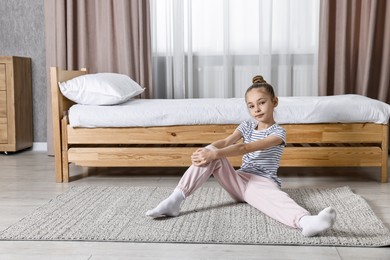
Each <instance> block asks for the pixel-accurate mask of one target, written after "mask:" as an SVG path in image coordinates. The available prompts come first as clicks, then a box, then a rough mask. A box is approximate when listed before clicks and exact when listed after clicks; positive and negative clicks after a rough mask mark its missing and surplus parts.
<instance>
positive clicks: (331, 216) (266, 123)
mask: <svg viewBox="0 0 390 260" xmlns="http://www.w3.org/2000/svg"><path fill="white" fill-rule="evenodd" d="M252 82H253V85H252V86H250V87H249V88H248V90H247V91H246V93H245V101H246V104H247V107H248V110H249V112H250V114H251V116H252V117H253V119H254V120H253V121H244V122H242V123H241V124H240V125H239V126H238V127H237V129H236V130H235V131H234V132H233V134H231V135H230V136H228V137H226V138H225V139H222V140H218V141H215V142H213V143H212V144H210V145H208V146H206V147H205V148H200V149H198V150H196V151H195V152H194V153H193V154H192V156H191V160H192V165H191V167H189V168H188V170H187V171H186V172H185V174H184V175H183V177H182V178H181V180H180V181H179V184H178V185H177V187H176V189H175V190H174V191H173V193H172V194H171V195H170V196H169V197H168V198H167V199H165V200H163V201H162V202H161V203H160V204H159V205H158V206H157V207H156V208H154V209H152V210H149V211H147V212H146V215H147V216H150V217H153V218H158V217H162V216H169V217H175V216H178V215H179V213H180V207H181V204H182V202H183V201H184V200H185V198H187V197H188V196H190V195H191V194H192V193H194V191H195V190H196V189H197V188H199V187H200V186H201V185H202V184H203V183H205V182H206V181H207V179H208V178H209V177H210V176H211V175H214V177H215V179H216V180H217V181H218V182H219V184H220V185H221V186H222V187H223V188H224V189H225V190H226V191H227V192H228V193H229V194H230V196H231V197H232V198H233V199H234V200H235V201H237V202H247V203H248V204H250V205H252V206H253V207H255V208H257V209H258V210H260V211H261V212H263V213H264V214H266V215H268V216H269V217H271V218H274V219H276V220H278V221H279V222H281V223H284V224H285V225H288V226H290V227H293V228H297V229H301V230H302V234H303V235H304V236H315V235H317V234H319V233H320V232H323V231H325V230H327V229H329V228H331V227H332V226H333V224H334V222H335V220H336V212H335V210H334V209H333V208H331V207H328V208H325V209H323V210H322V211H321V212H320V213H319V214H318V215H315V216H311V215H310V213H309V212H308V211H307V210H306V209H304V208H302V207H301V206H299V205H298V204H297V203H296V202H295V201H294V200H293V199H291V198H290V197H289V195H288V194H287V193H285V192H283V191H282V190H281V189H280V187H281V182H280V179H279V178H278V176H277V170H278V168H279V162H280V157H281V156H282V152H283V148H284V146H285V143H286V131H285V129H284V128H282V127H281V126H279V125H278V124H276V123H275V120H274V116H273V114H274V113H273V112H274V108H275V107H276V106H277V105H278V98H277V97H276V96H275V94H274V90H273V88H272V86H271V85H270V84H268V83H267V82H266V81H265V80H264V79H263V77H261V76H255V77H254V78H253V80H252ZM241 138H243V143H236V142H237V141H238V140H240V139H241ZM237 155H243V158H242V166H241V168H240V169H238V170H237V171H236V170H235V169H234V168H233V167H232V166H231V164H230V163H229V161H228V160H227V159H226V157H229V156H237Z"/></svg>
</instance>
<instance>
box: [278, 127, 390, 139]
mask: <svg viewBox="0 0 390 260" xmlns="http://www.w3.org/2000/svg"><path fill="white" fill-rule="evenodd" d="M282 126H283V127H284V128H285V129H286V134H287V137H286V138H287V143H375V142H378V143H381V142H382V131H383V127H384V125H381V124H373V123H354V124H305V125H304V124H291V125H282Z"/></svg>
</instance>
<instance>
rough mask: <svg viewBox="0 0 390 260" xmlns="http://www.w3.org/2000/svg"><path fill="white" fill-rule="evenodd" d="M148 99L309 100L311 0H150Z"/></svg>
mask: <svg viewBox="0 0 390 260" xmlns="http://www.w3.org/2000/svg"><path fill="white" fill-rule="evenodd" d="M150 1H151V7H152V12H151V19H152V51H153V84H154V85H153V93H154V97H155V98H203V97H243V95H244V92H245V90H246V89H247V88H248V87H249V86H250V85H251V79H252V77H253V76H254V75H257V74H260V75H263V76H264V78H265V79H266V80H267V81H268V82H269V83H271V84H272V85H273V86H274V88H275V91H276V93H277V95H279V96H293V95H317V94H318V90H317V67H318V65H317V52H318V30H319V0H245V1H242V0H150Z"/></svg>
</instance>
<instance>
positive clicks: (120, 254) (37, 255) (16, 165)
mask: <svg viewBox="0 0 390 260" xmlns="http://www.w3.org/2000/svg"><path fill="white" fill-rule="evenodd" d="M71 171H72V172H73V173H75V172H76V173H81V174H86V172H87V170H86V169H82V168H78V167H73V168H72V170H71ZM182 171H183V169H162V168H160V169H151V168H144V169H140V168H137V169H105V168H99V169H90V170H89V173H88V174H89V176H87V177H83V178H81V179H80V178H77V177H76V178H75V180H74V181H73V182H71V183H64V184H59V183H55V181H54V159H53V157H49V156H47V155H46V153H43V152H32V151H24V152H20V153H16V154H8V155H5V154H0V229H1V230H2V229H5V228H6V227H8V226H9V225H11V224H13V223H15V222H16V221H18V220H19V219H21V218H22V217H24V216H26V215H27V214H29V213H30V212H31V211H33V210H34V209H35V208H37V207H39V206H40V205H42V204H44V203H46V202H47V201H48V200H50V199H51V198H53V197H55V196H56V195H58V194H61V193H62V192H64V191H65V190H67V189H68V188H69V187H70V186H73V185H86V184H94V185H125V186H140V185H145V186H155V185H160V186H168V187H174V186H175V185H176V183H177V182H178V180H179V178H180V174H181V173H182ZM280 176H281V177H282V180H283V186H284V187H286V188H290V187H291V188H292V187H314V186H316V187H339V186H346V185H347V186H350V187H351V188H352V190H353V191H354V192H355V193H357V194H359V195H361V196H363V197H364V198H365V199H366V200H367V201H368V203H369V204H370V206H371V207H372V208H373V210H374V211H375V213H376V214H377V216H378V217H379V218H380V219H382V221H383V222H384V223H385V224H386V226H387V227H388V228H390V184H388V183H385V184H382V183H379V182H378V180H379V170H378V169H373V168H368V169H354V168H344V169H341V168H336V169H333V168H327V169H301V168H295V169H293V168H290V169H281V171H280ZM206 185H210V186H214V185H217V183H216V182H215V181H214V180H213V179H210V181H209V182H207V183H206ZM0 259H2V260H4V259H40V260H42V259H51V260H53V259H54V260H55V259H73V260H78V259H83V260H86V259H91V260H97V259H105V260H107V259H316V260H317V259H353V260H357V259H375V260H378V259H386V260H388V259H390V247H386V248H348V247H313V246H310V247H308V246H250V245H248V246H246V245H210V244H205V245H203V244H163V243H161V244H153V243H146V244H143V243H122V242H114V243H109V242H47V241H46V242H45V241H44V242H22V241H18V242H10V241H0Z"/></svg>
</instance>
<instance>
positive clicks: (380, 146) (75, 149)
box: [50, 67, 390, 182]
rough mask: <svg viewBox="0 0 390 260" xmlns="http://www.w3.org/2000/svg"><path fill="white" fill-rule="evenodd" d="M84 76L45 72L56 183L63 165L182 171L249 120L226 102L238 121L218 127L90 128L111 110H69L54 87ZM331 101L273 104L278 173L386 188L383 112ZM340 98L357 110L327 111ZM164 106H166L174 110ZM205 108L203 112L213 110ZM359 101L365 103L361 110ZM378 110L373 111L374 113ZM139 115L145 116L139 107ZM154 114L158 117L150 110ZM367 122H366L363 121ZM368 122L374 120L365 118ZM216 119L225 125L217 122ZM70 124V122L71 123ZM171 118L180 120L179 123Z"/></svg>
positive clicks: (64, 175) (208, 122) (384, 108)
mask: <svg viewBox="0 0 390 260" xmlns="http://www.w3.org/2000/svg"><path fill="white" fill-rule="evenodd" d="M86 74H87V71H86V70H84V69H83V70H80V71H67V70H61V69H59V68H57V67H52V68H50V80H51V92H52V117H53V135H54V154H55V176H56V181H57V182H68V181H69V174H70V173H69V164H71V163H74V164H75V165H78V166H85V167H187V166H189V165H190V164H191V162H190V155H191V154H192V152H193V151H194V150H195V149H196V147H203V146H205V145H207V144H210V143H211V142H213V141H215V140H217V139H220V138H224V137H226V136H227V135H228V134H230V133H232V132H233V131H234V129H235V128H236V127H237V123H238V120H241V119H242V118H243V117H245V116H248V115H245V114H239V113H234V112H231V111H238V110H239V111H244V113H245V109H237V107H239V106H242V105H244V108H245V104H244V101H243V99H229V100H226V101H229V102H230V101H231V104H232V106H233V107H232V108H231V109H232V110H231V111H230V112H229V113H230V114H239V115H238V118H234V119H232V120H231V121H223V120H221V121H220V122H219V119H218V120H217V119H215V118H211V119H207V116H206V113H204V114H202V116H201V120H200V121H195V123H194V121H191V122H184V123H175V122H169V120H168V123H163V122H159V120H158V119H160V118H162V117H161V116H158V115H155V116H156V117H155V120H150V119H149V120H148V122H152V123H149V124H139V123H134V124H133V125H132V126H128V125H126V124H127V123H126V124H124V125H121V124H112V125H107V124H106V125H99V123H90V122H88V120H89V119H90V118H92V117H93V116H91V115H93V114H95V115H98V116H97V117H98V118H100V119H102V120H101V121H102V122H107V121H110V118H111V117H112V116H110V114H109V112H107V111H108V110H109V109H114V107H115V106H97V107H98V109H100V110H99V111H98V112H96V111H95V112H91V111H90V112H88V110H89V109H92V108H93V106H84V105H79V104H75V103H74V102H72V101H70V100H69V99H67V98H66V97H65V96H64V95H63V94H62V93H61V91H60V90H59V87H58V86H59V82H66V81H68V80H70V79H73V78H76V77H78V76H81V75H86ZM334 98H335V99H334ZM334 98H332V99H331V98H328V99H326V102H322V99H323V97H286V98H283V97H280V98H279V106H278V107H277V110H276V112H275V113H276V115H275V118H276V121H277V122H278V123H279V124H281V125H282V126H283V127H284V128H285V129H286V132H287V144H286V148H285V150H284V153H283V156H282V159H281V165H280V166H281V167H377V168H378V170H379V174H380V181H381V182H387V180H388V174H387V168H388V167H387V163H388V120H389V114H390V106H389V105H388V104H385V103H383V102H380V101H377V100H372V99H368V98H366V97H362V96H359V95H340V96H334ZM337 98H339V99H340V100H337ZM344 98H348V99H347V100H352V101H351V103H359V106H357V108H354V107H352V110H353V113H349V114H348V113H347V114H346V113H341V112H342V111H343V110H344V109H339V108H334V107H333V105H332V104H333V103H332V102H336V103H337V102H345V99H344ZM334 100H336V101H334ZM144 101H145V102H153V101H152V100H148V101H147V100H140V99H131V100H129V102H133V103H131V104H130V105H131V106H132V107H131V109H130V108H129V107H126V106H125V105H122V110H121V111H120V112H115V113H119V114H120V115H121V116H120V117H121V118H125V117H127V116H125V115H127V114H131V112H132V110H133V105H134V104H136V103H141V104H142V102H144ZM170 101H171V102H170V103H172V102H181V101H174V100H170ZM182 101H183V100H182ZM211 101H212V100H210V102H208V103H207V104H209V103H210V104H212V102H211ZM215 101H216V103H215V104H212V106H213V107H219V106H218V104H221V103H225V102H221V100H215ZM309 101H310V102H309ZM363 101H364V102H368V103H362V102H363ZM165 102H168V101H165ZM184 102H185V103H187V104H190V102H189V100H184ZM195 102H201V101H200V100H198V101H195ZM229 102H227V103H229ZM329 102H331V103H329ZM372 102H373V103H372ZM147 104H149V103H147ZM166 104H168V103H166ZM372 104H374V105H372ZM377 105H378V109H376V108H375V107H376V106H377ZM188 106H189V105H188ZM197 106H199V104H197ZM123 107H125V108H123ZM161 107H165V106H161ZM166 107H167V108H168V107H169V106H168V105H167V106H166ZM344 107H349V105H346V104H344ZM371 107H374V108H373V109H370V110H369V112H368V115H367V111H366V110H367V109H368V108H371ZM330 108H332V109H333V112H327V110H328V111H331V110H330ZM79 109H81V110H82V109H86V111H87V112H84V113H85V114H84V117H82V116H80V115H77V110H79ZM171 109H173V111H175V112H179V111H184V112H185V113H186V112H187V111H186V110H184V109H177V107H175V106H173V108H171ZM335 109H336V110H335ZM142 110H145V109H144V108H142V107H141V111H142ZM154 110H161V109H158V107H157V108H156V109H154ZM168 110H169V109H168ZM102 111H104V112H102ZM126 111H130V112H129V113H127V112H126ZM318 111H325V112H324V113H323V114H322V115H321V117H320V118H318V116H317V118H316V119H315V121H313V120H312V117H313V116H314V115H316V114H318ZM198 112H199V111H198ZM88 113H90V114H88ZM167 113H169V111H168V112H167ZM218 113H219V112H217V113H216V114H218ZM147 114H153V113H145V114H142V115H138V116H129V117H130V121H131V120H135V119H136V118H144V117H146V116H147ZM362 114H364V115H363V116H362ZM75 115H77V116H75ZM296 115H300V116H302V115H303V117H298V118H296ZM340 115H341V117H344V118H342V119H341V120H340V118H339V117H337V116H340ZM366 115H367V117H370V118H369V119H368V118H366ZM372 115H373V116H374V117H373V118H371V116H372ZM104 116H106V118H105V117H104ZM219 116H220V117H224V115H219ZM70 117H71V118H72V117H73V119H72V120H70ZM178 117H182V118H184V119H186V118H187V117H186V116H184V117H183V116H178ZM74 118H76V119H74ZM167 118H171V116H168V117H167ZM302 118H303V119H302ZM70 121H72V122H70ZM81 121H86V122H81ZM229 160H230V162H231V163H232V164H233V166H235V167H239V166H240V165H241V157H232V158H229Z"/></svg>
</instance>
